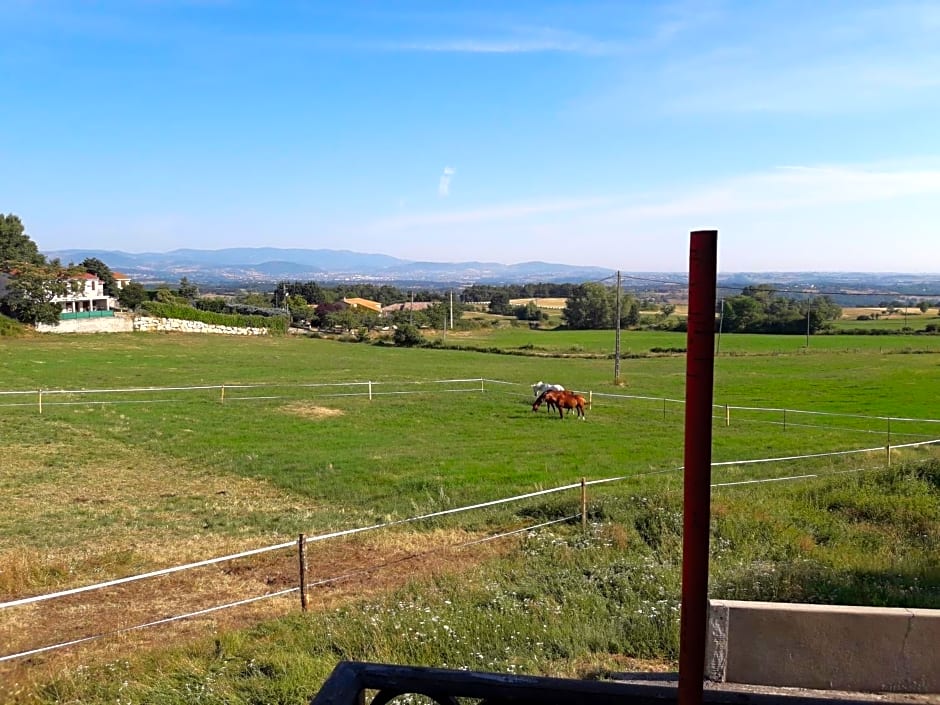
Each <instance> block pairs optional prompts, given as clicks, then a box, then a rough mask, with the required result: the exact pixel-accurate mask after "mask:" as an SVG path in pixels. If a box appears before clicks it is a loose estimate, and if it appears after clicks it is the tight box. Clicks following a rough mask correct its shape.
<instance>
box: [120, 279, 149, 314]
mask: <svg viewBox="0 0 940 705" xmlns="http://www.w3.org/2000/svg"><path fill="white" fill-rule="evenodd" d="M117 300H118V303H120V304H121V306H123V307H124V308H127V309H131V310H133V309H135V308H137V307H138V306H140V305H141V304H142V303H143V302H144V301H146V300H147V290H146V289H144V287H143V285H142V284H138V283H137V282H128V283H127V284H125V285H124V288H123V289H121V290H120V291H118V295H117Z"/></svg>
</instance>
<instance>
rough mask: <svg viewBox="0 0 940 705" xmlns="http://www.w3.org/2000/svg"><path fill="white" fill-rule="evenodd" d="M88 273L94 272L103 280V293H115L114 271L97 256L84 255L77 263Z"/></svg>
mask: <svg viewBox="0 0 940 705" xmlns="http://www.w3.org/2000/svg"><path fill="white" fill-rule="evenodd" d="M78 266H79V267H81V268H82V269H84V270H85V271H86V272H88V273H89V274H94V275H95V276H96V277H98V278H99V279H100V280H101V281H103V282H104V293H105V294H107V295H108V296H116V295H117V293H118V292H117V284H116V283H115V281H114V272H112V271H111V268H110V267H109V266H108V265H106V264H105V263H104V262H102V261H101V260H100V259H98V258H97V257H86V258H85V259H83V260H82V261H81V263H80V264H79V265H78Z"/></svg>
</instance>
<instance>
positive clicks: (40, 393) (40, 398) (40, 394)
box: [39, 389, 42, 416]
mask: <svg viewBox="0 0 940 705" xmlns="http://www.w3.org/2000/svg"><path fill="white" fill-rule="evenodd" d="M39 414H40V416H41V415H42V389H40V390H39Z"/></svg>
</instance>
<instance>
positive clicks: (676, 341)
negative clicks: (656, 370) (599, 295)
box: [429, 320, 940, 357]
mask: <svg viewBox="0 0 940 705" xmlns="http://www.w3.org/2000/svg"><path fill="white" fill-rule="evenodd" d="M853 323H855V322H853V321H845V322H841V323H840V325H842V324H845V327H846V328H852V327H854V326H853V325H851V324H853ZM863 323H865V324H866V327H867V328H869V329H870V328H872V324H881V323H885V324H889V323H890V324H894V323H895V321H893V320H892V321H883V322H882V321H867V322H863ZM901 325H903V322H902V323H901V324H900V325H898V326H896V328H900V327H901ZM921 328H923V326H921ZM429 337H432V338H433V339H435V340H442V341H443V344H444V345H447V346H467V347H475V348H479V349H490V348H494V349H502V350H505V351H508V352H517V353H529V354H533V355H538V354H561V355H571V356H576V355H579V354H581V355H585V354H592V355H613V353H614V347H615V333H614V331H612V330H550V329H547V330H541V329H537V330H530V329H529V328H528V327H525V326H523V325H516V326H499V327H492V328H486V327H484V328H480V329H476V330H471V331H462V332H460V333H459V334H456V335H454V334H448V335H447V336H444V337H443V339H442V338H441V336H440V334H439V333H438V334H436V335H434V336H429ZM806 342H807V341H806V336H804V335H763V334H741V333H735V334H729V333H725V334H722V335H720V336H718V346H717V347H718V353H719V356H720V355H789V354H816V353H834V352H879V353H891V352H900V353H903V352H913V351H916V352H921V351H927V352H940V336H936V335H838V334H826V335H811V336H810V338H809V346H808V347H807V344H806ZM685 346H686V334H685V333H680V332H670V331H647V330H641V331H635V330H624V331H621V335H620V351H621V355H623V356H624V357H630V356H646V355H655V354H659V353H657V352H656V351H657V350H667V351H668V350H675V349H684V348H685Z"/></svg>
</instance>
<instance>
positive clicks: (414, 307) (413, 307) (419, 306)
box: [382, 301, 434, 313]
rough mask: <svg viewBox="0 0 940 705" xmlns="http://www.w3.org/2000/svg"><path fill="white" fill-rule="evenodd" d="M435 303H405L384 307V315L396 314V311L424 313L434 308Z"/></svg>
mask: <svg viewBox="0 0 940 705" xmlns="http://www.w3.org/2000/svg"><path fill="white" fill-rule="evenodd" d="M433 305H434V302H433V301H414V302H412V301H405V302H403V303H400V304H389V305H388V306H383V307H382V313H395V312H396V311H423V310H424V309H426V308H428V307H430V306H433Z"/></svg>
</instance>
